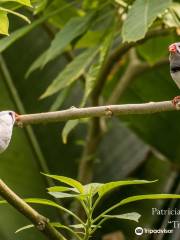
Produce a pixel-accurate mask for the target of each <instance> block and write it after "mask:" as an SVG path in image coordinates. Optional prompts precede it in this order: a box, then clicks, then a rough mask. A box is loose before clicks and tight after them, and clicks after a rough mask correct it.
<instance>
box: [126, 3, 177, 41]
mask: <svg viewBox="0 0 180 240" xmlns="http://www.w3.org/2000/svg"><path fill="white" fill-rule="evenodd" d="M171 3H172V1H171V0H159V1H157V0H136V1H135V2H134V3H133V5H132V7H131V8H130V10H129V12H128V14H127V18H126V20H125V21H124V24H123V28H122V37H123V41H124V42H125V41H127V42H132V41H133V42H135V41H137V40H139V39H141V38H143V37H144V36H145V34H146V32H147V31H148V28H149V27H150V26H151V25H152V23H153V22H154V20H155V19H156V18H157V16H158V14H160V13H163V12H164V11H165V10H166V9H167V8H168V7H169V6H170V4H171Z"/></svg>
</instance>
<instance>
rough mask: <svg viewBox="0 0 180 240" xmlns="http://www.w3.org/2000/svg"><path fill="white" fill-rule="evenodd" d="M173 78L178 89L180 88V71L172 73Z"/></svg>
mask: <svg viewBox="0 0 180 240" xmlns="http://www.w3.org/2000/svg"><path fill="white" fill-rule="evenodd" d="M171 77H172V79H173V80H174V81H175V83H176V85H177V86H178V88H180V70H179V71H176V72H172V71H171Z"/></svg>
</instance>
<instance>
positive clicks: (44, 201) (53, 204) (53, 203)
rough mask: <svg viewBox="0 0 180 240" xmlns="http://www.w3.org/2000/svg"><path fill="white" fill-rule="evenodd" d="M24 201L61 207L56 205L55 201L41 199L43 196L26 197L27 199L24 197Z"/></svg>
mask: <svg viewBox="0 0 180 240" xmlns="http://www.w3.org/2000/svg"><path fill="white" fill-rule="evenodd" d="M25 202H27V203H36V204H42V205H48V206H52V207H56V208H60V209H61V206H60V205H58V204H57V203H55V202H53V201H51V200H48V199H43V198H27V199H25Z"/></svg>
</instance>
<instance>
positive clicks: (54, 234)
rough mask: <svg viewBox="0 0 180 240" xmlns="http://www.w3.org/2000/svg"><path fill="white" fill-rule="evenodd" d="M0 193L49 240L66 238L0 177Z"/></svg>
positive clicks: (63, 239)
mask: <svg viewBox="0 0 180 240" xmlns="http://www.w3.org/2000/svg"><path fill="white" fill-rule="evenodd" d="M0 195H1V196H2V197H3V198H4V199H5V200H6V201H7V202H8V203H9V204H10V205H11V206H13V207H14V208H15V209H16V210H17V211H18V212H20V213H22V214H23V215H24V216H25V217H27V218H28V219H29V220H30V221H31V222H32V223H33V224H34V226H35V227H36V228H37V229H38V230H39V231H40V232H41V233H42V234H44V235H45V236H46V237H47V238H48V239H50V240H66V239H65V238H64V237H63V235H61V234H60V233H59V232H58V231H57V230H56V229H55V228H54V227H53V226H51V224H50V223H49V220H48V219H47V218H45V217H44V216H42V215H41V214H39V213H38V212H37V211H36V210H35V209H33V208H32V207H31V206H29V205H28V204H27V203H26V202H25V201H24V200H22V199H21V198H20V197H19V196H18V195H16V193H14V192H13V191H12V190H11V189H10V188H9V187H8V186H7V185H6V184H5V183H4V182H3V181H2V180H1V179H0Z"/></svg>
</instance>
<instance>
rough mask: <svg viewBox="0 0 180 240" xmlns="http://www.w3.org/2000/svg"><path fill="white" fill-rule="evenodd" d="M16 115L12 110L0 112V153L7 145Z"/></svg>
mask: <svg viewBox="0 0 180 240" xmlns="http://www.w3.org/2000/svg"><path fill="white" fill-rule="evenodd" d="M17 116H18V114H16V113H15V112H14V111H1V112H0V153H2V152H4V151H5V150H6V149H7V147H8V146H9V143H10V141H11V136H12V132H13V126H14V123H15V121H16V117H17Z"/></svg>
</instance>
